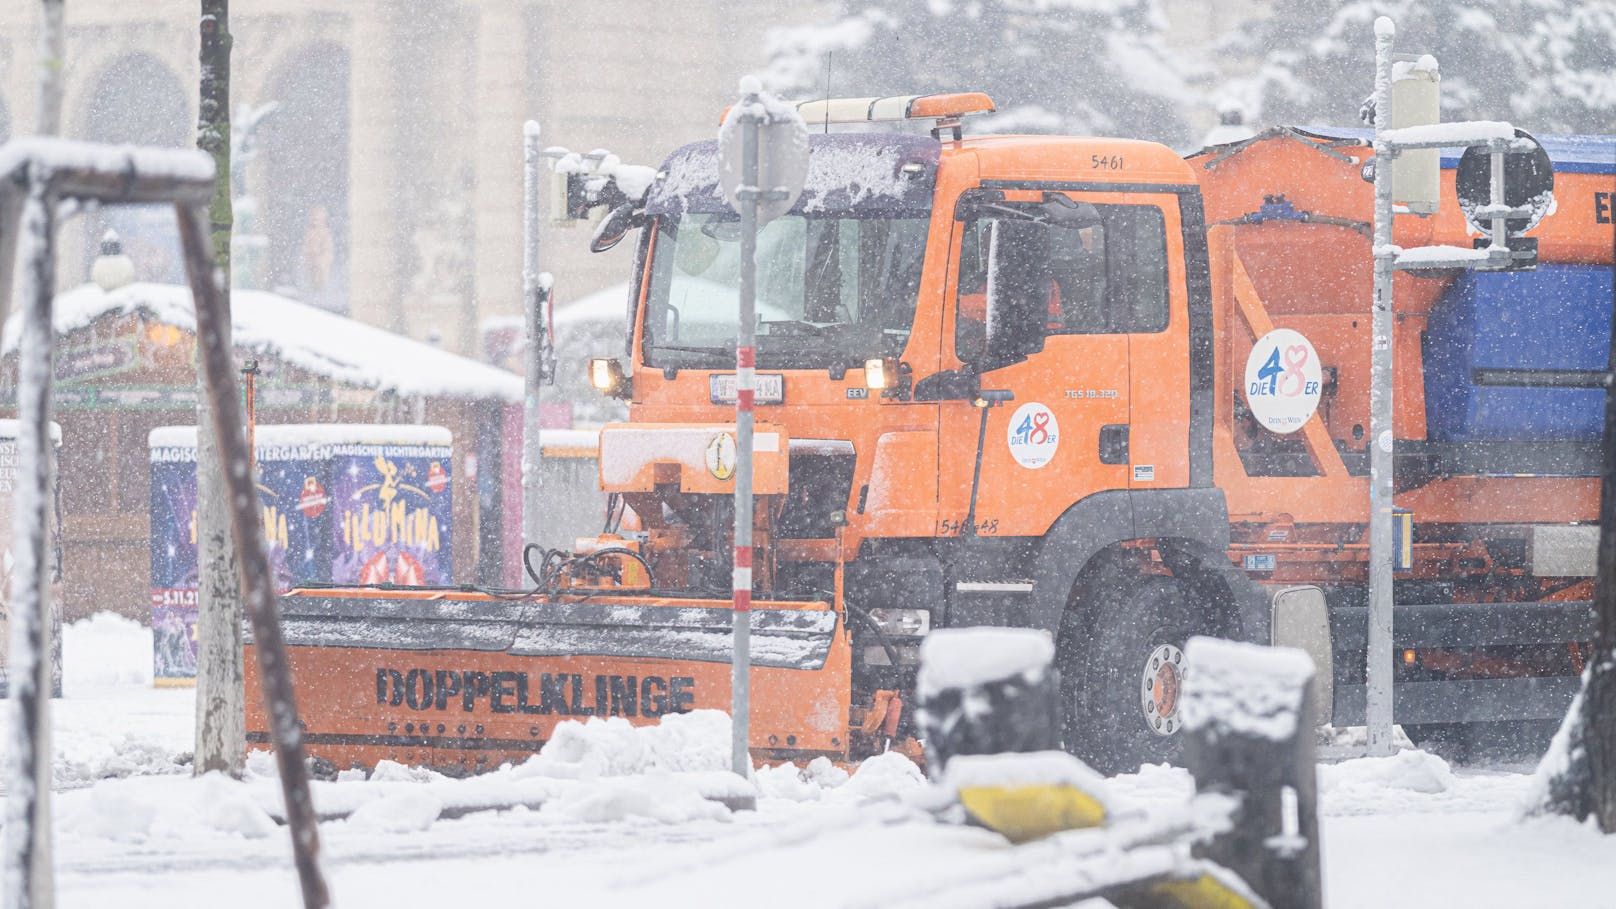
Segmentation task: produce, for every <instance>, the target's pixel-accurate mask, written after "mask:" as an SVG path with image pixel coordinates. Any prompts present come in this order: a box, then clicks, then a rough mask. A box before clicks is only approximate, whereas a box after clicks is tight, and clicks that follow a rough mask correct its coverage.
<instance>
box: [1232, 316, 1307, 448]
mask: <svg viewBox="0 0 1616 909" xmlns="http://www.w3.org/2000/svg"><path fill="white" fill-rule="evenodd" d="M1321 376H1322V374H1321V372H1320V370H1319V354H1318V351H1315V350H1314V349H1313V345H1312V344H1311V343H1309V342H1308V340H1307V338H1305V337H1303V336H1302V333H1301V332H1298V331H1292V330H1291V329H1289V328H1276V329H1274V330H1273V331H1271V332H1269V333H1268V334H1266V335H1263V336H1262V337H1261V338H1258V339H1257V343H1256V344H1255V345H1253V346H1252V348H1251V356H1249V357H1247V358H1246V405H1247V406H1248V407H1250V408H1251V412H1252V414H1253V415H1254V416H1256V418H1257V422H1259V423H1261V424H1262V425H1263V426H1265V427H1267V428H1268V429H1269V430H1270V431H1272V432H1278V433H1291V432H1295V431H1297V430H1298V429H1301V428H1302V426H1303V424H1305V423H1306V422H1307V421H1308V420H1309V419H1310V418H1311V417H1312V416H1313V412H1314V411H1316V410H1318V409H1319V394H1320V392H1321V391H1322V389H1323V382H1322V381H1321Z"/></svg>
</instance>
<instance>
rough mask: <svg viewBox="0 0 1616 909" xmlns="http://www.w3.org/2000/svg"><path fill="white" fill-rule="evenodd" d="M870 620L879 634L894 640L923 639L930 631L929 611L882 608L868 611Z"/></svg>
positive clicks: (891, 607)
mask: <svg viewBox="0 0 1616 909" xmlns="http://www.w3.org/2000/svg"><path fill="white" fill-rule="evenodd" d="M870 619H871V621H873V622H875V627H877V628H879V629H881V633H882V634H884V635H886V636H888V637H894V638H918V637H924V636H925V634H926V633H927V632H928V631H931V610H929V609H899V608H897V607H893V606H882V607H878V608H876V609H871V610H870Z"/></svg>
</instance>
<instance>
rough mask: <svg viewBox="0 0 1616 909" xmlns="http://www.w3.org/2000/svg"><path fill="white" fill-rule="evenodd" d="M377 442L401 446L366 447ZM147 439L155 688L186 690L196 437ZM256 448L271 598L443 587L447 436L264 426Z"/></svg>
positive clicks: (193, 581)
mask: <svg viewBox="0 0 1616 909" xmlns="http://www.w3.org/2000/svg"><path fill="white" fill-rule="evenodd" d="M377 438H398V439H403V440H405V441H403V442H397V443H394V442H379V441H369V440H374V439H377ZM149 441H150V447H151V607H152V649H153V653H152V659H153V675H154V678H155V680H156V684H157V685H158V686H181V685H192V684H195V681H196V649H197V640H196V622H197V595H196V589H197V532H196V506H197V492H196V429H195V427H190V426H174V427H161V428H158V429H156V430H154V431H153V432H152V434H151V438H150V440H149ZM254 447H255V449H256V453H257V460H258V503H259V509H260V514H261V516H262V520H263V526H264V541H265V543H266V544H267V545H268V555H269V563H270V569H271V571H272V572H273V573H274V576H275V585H276V587H277V589H279V590H280V591H282V592H285V591H287V590H290V589H291V588H293V587H298V586H302V585H305V584H320V583H331V582H336V583H345V584H384V583H385V584H411V585H438V584H448V583H450V577H451V572H452V568H453V559H452V553H453V549H452V547H451V546H450V535H449V524H450V515H451V513H452V502H453V495H452V490H451V488H450V484H449V470H450V466H451V464H452V455H453V452H454V446H453V444H452V439H451V437H450V436H449V433H448V431H447V430H444V429H441V428H439V427H419V426H406V427H389V426H371V425H322V426H260V427H258V430H257V432H256V433H255V438H254ZM339 504H340V505H341V507H339Z"/></svg>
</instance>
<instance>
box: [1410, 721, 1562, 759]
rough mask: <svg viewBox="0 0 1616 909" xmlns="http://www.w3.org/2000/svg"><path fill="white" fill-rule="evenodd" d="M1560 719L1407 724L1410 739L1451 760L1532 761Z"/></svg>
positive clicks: (1557, 728) (1538, 756)
mask: <svg viewBox="0 0 1616 909" xmlns="http://www.w3.org/2000/svg"><path fill="white" fill-rule="evenodd" d="M1559 728H1560V721H1559V720H1497V721H1494V722H1489V723H1422V724H1419V725H1405V726H1404V727H1403V731H1404V732H1405V733H1407V734H1408V739H1409V741H1411V742H1413V743H1414V744H1415V745H1416V746H1418V747H1419V748H1421V749H1423V750H1425V751H1429V752H1431V753H1432V754H1434V755H1436V756H1438V757H1440V758H1442V759H1443V760H1445V761H1447V762H1448V763H1450V764H1487V763H1523V762H1524V763H1530V762H1535V761H1537V759H1538V758H1541V757H1542V756H1543V753H1544V752H1545V751H1548V750H1549V740H1550V739H1553V738H1554V733H1555V732H1556V731H1558V730H1559Z"/></svg>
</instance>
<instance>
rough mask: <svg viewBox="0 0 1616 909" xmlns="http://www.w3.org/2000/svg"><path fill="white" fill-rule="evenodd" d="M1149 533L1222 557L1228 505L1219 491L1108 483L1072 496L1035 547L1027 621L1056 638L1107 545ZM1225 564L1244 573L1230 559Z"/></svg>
mask: <svg viewBox="0 0 1616 909" xmlns="http://www.w3.org/2000/svg"><path fill="white" fill-rule="evenodd" d="M1146 539H1157V540H1172V541H1174V544H1175V545H1174V549H1175V551H1178V552H1183V553H1185V554H1187V555H1189V556H1190V557H1191V558H1192V559H1194V560H1196V561H1198V562H1199V561H1203V560H1204V561H1208V562H1209V563H1210V564H1213V565H1216V564H1217V562H1219V561H1221V562H1223V563H1225V564H1227V559H1225V558H1223V557H1222V555H1221V553H1223V552H1224V551H1226V550H1227V549H1228V546H1229V507H1228V504H1227V502H1226V501H1225V500H1224V497H1223V490H1221V489H1218V488H1216V487H1208V488H1200V489H1152V490H1128V489H1113V490H1107V491H1105V492H1099V493H1095V494H1094V495H1091V496H1087V497H1085V498H1083V499H1081V500H1079V501H1078V502H1076V503H1074V504H1073V505H1072V506H1071V507H1070V508H1068V509H1067V510H1066V511H1065V512H1064V513H1062V514H1061V516H1060V517H1059V518H1057V519H1056V520H1055V523H1054V524H1052V525H1050V528H1049V530H1048V531H1047V532H1046V533H1045V534H1044V537H1043V540H1042V542H1041V543H1040V545H1039V547H1038V554H1037V557H1036V559H1035V561H1034V570H1033V572H1032V574H1033V589H1032V602H1031V605H1030V607H1029V610H1028V614H1027V617H1026V618H1027V625H1028V626H1029V627H1033V628H1042V629H1044V630H1046V631H1048V632H1049V633H1050V635H1052V636H1055V637H1057V638H1058V636H1059V634H1060V626H1061V619H1062V616H1063V615H1064V614H1065V612H1066V610H1067V607H1068V605H1069V603H1070V601H1071V598H1072V592H1073V590H1074V588H1075V587H1076V586H1077V583H1078V581H1079V580H1080V579H1081V578H1082V577H1083V576H1084V575H1085V574H1088V573H1091V572H1092V571H1094V570H1095V568H1096V567H1097V566H1098V565H1099V564H1100V561H1101V560H1102V559H1103V557H1104V553H1106V551H1107V550H1109V549H1111V548H1112V547H1114V546H1117V545H1118V544H1120V543H1126V542H1129V541H1131V540H1146ZM1214 556H1215V558H1214ZM1229 568H1230V569H1231V570H1232V571H1235V572H1236V573H1238V574H1240V577H1241V578H1244V574H1243V573H1241V572H1238V570H1237V569H1234V568H1233V566H1232V565H1231V566H1229ZM1225 580H1226V581H1232V578H1226V579H1225ZM1246 583H1247V584H1248V585H1249V583H1250V582H1249V581H1247V582H1246ZM1244 611H1245V610H1244V609H1243V610H1242V613H1243V615H1242V623H1243V624H1244V622H1245V621H1246V619H1245V617H1244Z"/></svg>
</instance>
